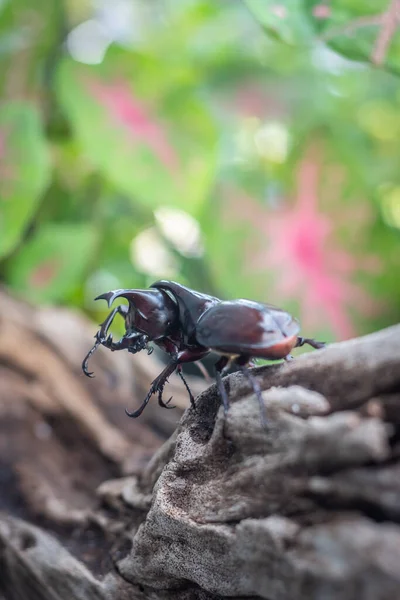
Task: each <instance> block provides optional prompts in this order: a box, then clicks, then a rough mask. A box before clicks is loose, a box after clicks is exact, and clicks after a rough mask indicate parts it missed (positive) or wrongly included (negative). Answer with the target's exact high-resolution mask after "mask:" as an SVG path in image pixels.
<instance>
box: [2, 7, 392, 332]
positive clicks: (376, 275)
mask: <svg viewBox="0 0 400 600" xmlns="http://www.w3.org/2000/svg"><path fill="white" fill-rule="evenodd" d="M393 7H394V8H396V7H395V3H393V2H388V3H386V2H384V1H383V0H375V1H374V0H370V1H369V2H365V1H361V0H354V1H353V2H351V3H348V2H343V1H339V0H338V1H332V2H329V1H328V0H327V1H326V2H322V1H319V2H316V1H312V0H304V1H303V2H269V1H268V0H247V1H246V0H240V1H239V0H238V1H236V0H63V1H62V0H36V2H34V3H33V2H30V1H29V0H0V98H1V104H0V281H1V282H2V283H3V284H5V285H6V286H8V288H10V289H11V290H12V291H13V292H14V293H16V294H17V295H19V296H20V297H22V298H25V299H27V300H29V301H30V302H34V303H38V304H57V305H65V306H69V307H77V308H79V309H83V310H84V311H85V312H86V313H87V314H89V315H90V316H91V317H92V318H93V319H94V320H95V321H97V322H99V321H100V320H102V319H103V318H104V316H105V314H106V313H105V308H106V307H105V306H99V304H101V303H94V301H93V298H94V297H95V296H96V295H98V294H100V293H102V292H105V291H108V290H110V289H115V288H122V287H129V288H135V287H139V288H140V287H147V286H148V285H150V284H151V283H152V282H153V281H155V280H157V279H159V278H165V279H172V280H177V281H180V282H182V283H184V284H186V285H188V286H190V287H193V288H196V289H198V290H200V291H204V292H208V293H211V294H214V295H217V296H219V297H221V298H225V299H229V298H235V297H245V298H251V299H255V300H260V301H265V302H270V303H273V304H277V305H279V306H282V307H284V308H286V309H288V310H290V311H292V312H293V314H294V315H296V316H298V317H299V318H300V320H301V322H302V330H303V333H304V335H307V336H310V337H317V338H320V339H325V340H327V341H330V340H342V339H346V338H349V337H351V336H354V335H360V334H364V333H368V332H370V331H374V330H376V329H378V328H380V327H384V326H387V325H390V324H392V323H395V322H397V321H399V320H400V276H399V273H400V145H399V141H400V87H399V78H398V74H399V71H400V34H399V33H398V31H397V29H396V28H397V21H396V13H395V12H393V10H394V9H393ZM104 304H105V303H104Z"/></svg>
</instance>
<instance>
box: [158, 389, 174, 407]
mask: <svg viewBox="0 0 400 600" xmlns="http://www.w3.org/2000/svg"><path fill="white" fill-rule="evenodd" d="M163 391H164V388H163V387H162V388H160V389H159V390H158V404H159V406H161V407H162V408H169V409H171V408H176V406H170V405H169V403H170V402H171V400H172V396H171V398H169V400H167V401H166V402H164V401H163V399H162V395H163Z"/></svg>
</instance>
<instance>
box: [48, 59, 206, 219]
mask: <svg viewBox="0 0 400 600" xmlns="http://www.w3.org/2000/svg"><path fill="white" fill-rule="evenodd" d="M114 56H117V57H118V54H114V53H112V52H110V53H109V54H108V55H107V57H106V60H105V63H104V64H103V65H101V66H99V67H87V66H83V65H79V64H77V63H74V62H72V61H68V60H66V61H64V63H63V64H62V65H61V68H60V71H59V73H58V75H59V77H58V90H59V97H60V100H61V103H62V105H63V107H64V110H65V112H66V113H67V116H68V117H69V120H70V123H71V127H72V128H73V130H74V132H75V133H76V136H77V138H78V139H79V142H80V144H81V146H82V148H83V150H84V152H85V155H86V158H88V159H89V160H90V161H91V163H92V164H93V165H94V166H95V167H96V168H98V169H99V170H100V171H101V172H102V174H103V175H104V176H105V177H106V178H107V179H108V180H109V181H110V182H111V183H112V184H113V185H114V186H115V188H116V189H117V190H118V191H120V192H122V193H124V194H126V195H127V196H129V197H130V198H131V199H132V200H133V201H134V202H137V201H139V202H141V203H142V204H144V205H146V206H147V207H149V208H150V209H153V208H155V207H157V206H160V205H161V204H162V205H171V206H180V207H184V208H185V210H188V211H189V212H192V213H196V212H197V211H198V210H199V209H200V207H201V206H202V204H203V203H204V201H205V199H206V198H207V196H208V191H209V188H210V185H211V184H212V182H213V178H214V171H215V164H216V151H215V149H216V132H215V128H214V124H213V122H212V119H211V118H210V116H209V114H208V111H207V110H206V109H205V106H204V105H203V103H202V102H201V101H200V100H199V99H198V98H197V97H196V95H195V94H193V93H192V92H191V91H190V90H187V89H185V88H183V89H182V90H180V93H178V94H177V93H176V91H175V90H173V88H172V89H171V88H167V89H166V86H165V85H163V84H162V83H161V82H165V72H164V68H165V65H163V64H162V63H161V62H157V61H156V60H148V59H147V58H146V57H145V58H143V57H141V56H135V57H132V56H129V60H130V62H129V67H130V68H129V69H128V72H129V73H130V76H126V75H125V74H122V73H121V64H123V60H121V57H119V61H115V59H114ZM124 58H125V57H124ZM125 60H126V58H125ZM157 71H158V72H159V74H160V86H159V88H158V89H157V88H155V87H154V85H153V84H151V82H152V81H155V80H157ZM171 77H172V78H173V75H171ZM154 78H156V79H154ZM150 84H151V85H150Z"/></svg>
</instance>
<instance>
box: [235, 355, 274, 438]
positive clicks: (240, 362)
mask: <svg viewBox="0 0 400 600" xmlns="http://www.w3.org/2000/svg"><path fill="white" fill-rule="evenodd" d="M244 362H246V363H247V362H248V358H247V357H246V356H242V357H239V358H238V359H237V360H236V361H235V363H236V364H237V366H238V367H239V370H240V371H241V372H242V373H243V375H244V376H245V377H247V379H248V380H249V382H250V383H251V386H252V388H253V392H254V393H255V395H256V396H257V400H258V404H259V405H260V417H261V425H262V426H263V427H267V416H266V414H265V404H264V400H263V397H262V391H261V388H260V384H259V383H258V381H257V379H256V378H255V377H254V375H253V374H252V373H251V372H250V371H249V369H248V368H247V366H246V364H243V363H244Z"/></svg>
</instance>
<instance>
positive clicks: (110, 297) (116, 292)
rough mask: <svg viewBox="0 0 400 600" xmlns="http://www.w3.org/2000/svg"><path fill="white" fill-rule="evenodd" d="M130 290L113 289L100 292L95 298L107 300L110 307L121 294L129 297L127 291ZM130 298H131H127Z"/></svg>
mask: <svg viewBox="0 0 400 600" xmlns="http://www.w3.org/2000/svg"><path fill="white" fill-rule="evenodd" d="M129 291H130V290H112V291H111V292H106V293H105V294H100V296H97V297H96V298H95V300H106V301H107V304H108V308H110V306H111V305H112V303H113V302H114V300H115V299H116V298H119V297H120V296H123V297H124V298H127V296H126V295H125V294H126V292H129ZM127 299H128V300H129V298H127Z"/></svg>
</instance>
